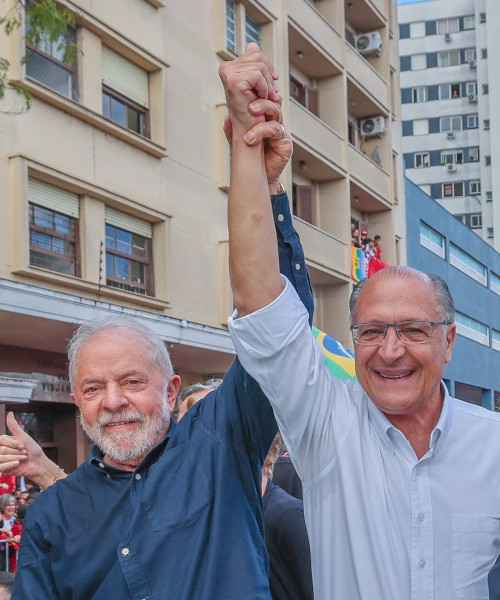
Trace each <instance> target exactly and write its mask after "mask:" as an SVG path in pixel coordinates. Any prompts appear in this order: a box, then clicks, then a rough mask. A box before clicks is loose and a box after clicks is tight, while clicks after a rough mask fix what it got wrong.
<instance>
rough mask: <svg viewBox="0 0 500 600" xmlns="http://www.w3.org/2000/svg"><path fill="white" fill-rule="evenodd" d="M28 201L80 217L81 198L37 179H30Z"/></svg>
mask: <svg viewBox="0 0 500 600" xmlns="http://www.w3.org/2000/svg"><path fill="white" fill-rule="evenodd" d="M28 201H29V202H32V203H33V204H37V205H38V206H43V207H44V208H49V209H50V210H54V211H56V212H58V213H61V214H63V215H67V216H68V217H73V218H75V219H78V215H79V199H78V196H77V195H76V194H72V193H71V192H68V191H66V190H63V189H61V188H57V187H54V186H52V185H49V184H47V183H44V182H42V181H38V180H37V179H28Z"/></svg>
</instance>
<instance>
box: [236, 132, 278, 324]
mask: <svg viewBox="0 0 500 600" xmlns="http://www.w3.org/2000/svg"><path fill="white" fill-rule="evenodd" d="M232 150H233V159H232V166H231V187H230V190H229V206H228V223H229V248H230V256H229V268H230V275H231V284H232V287H233V296H234V304H235V306H236V309H237V310H238V314H239V315H240V316H243V315H246V314H249V313H251V312H254V311H256V310H258V309H259V308H262V307H263V306H266V305H267V304H269V303H270V302H272V301H273V300H274V299H275V298H276V297H277V296H278V295H279V294H280V292H281V291H282V284H281V281H280V277H279V261H278V248H277V242H276V233H275V227H274V220H273V215H272V210H271V202H270V194H269V187H268V181H267V176H266V170H265V164H264V154H263V145H262V144H259V145H258V146H247V144H246V143H245V142H244V140H243V132H241V131H240V132H238V131H237V130H235V131H233V148H232Z"/></svg>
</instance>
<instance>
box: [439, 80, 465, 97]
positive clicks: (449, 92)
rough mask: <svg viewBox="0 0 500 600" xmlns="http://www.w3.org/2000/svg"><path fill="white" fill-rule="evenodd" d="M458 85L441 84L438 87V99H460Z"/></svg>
mask: <svg viewBox="0 0 500 600" xmlns="http://www.w3.org/2000/svg"><path fill="white" fill-rule="evenodd" d="M460 96H461V94H460V84H459V83H441V84H440V85H439V99H440V100H448V99H449V98H460Z"/></svg>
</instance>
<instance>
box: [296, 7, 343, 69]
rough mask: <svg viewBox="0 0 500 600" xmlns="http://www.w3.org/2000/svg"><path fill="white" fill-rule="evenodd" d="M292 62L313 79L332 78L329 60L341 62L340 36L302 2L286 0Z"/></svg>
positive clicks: (319, 15) (317, 13) (321, 17)
mask: <svg viewBox="0 0 500 600" xmlns="http://www.w3.org/2000/svg"><path fill="white" fill-rule="evenodd" d="M286 7H287V12H288V19H289V28H288V30H289V41H288V43H289V52H290V61H291V62H292V64H294V66H296V67H297V68H298V69H300V70H301V71H302V72H304V73H307V74H308V75H309V76H310V77H314V78H318V79H321V78H323V77H328V76H330V75H331V74H332V65H331V64H328V62H329V60H328V59H334V60H336V61H339V58H340V57H341V56H342V55H341V47H342V46H341V43H342V41H341V36H340V34H339V33H338V32H337V31H336V30H335V29H334V28H333V26H332V24H331V23H330V22H328V21H327V20H326V19H325V18H324V17H323V16H322V15H321V14H320V13H319V12H318V11H317V10H315V9H314V8H313V7H312V6H311V5H310V4H309V3H307V2H304V1H303V0H287V5H286Z"/></svg>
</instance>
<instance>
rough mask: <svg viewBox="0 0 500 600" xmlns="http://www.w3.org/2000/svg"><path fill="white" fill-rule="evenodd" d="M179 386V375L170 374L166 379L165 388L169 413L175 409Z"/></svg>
mask: <svg viewBox="0 0 500 600" xmlns="http://www.w3.org/2000/svg"><path fill="white" fill-rule="evenodd" d="M180 387H181V378H180V377H179V375H172V377H171V378H170V379H169V381H168V388H167V403H168V410H169V412H170V413H173V412H174V410H175V402H176V400H177V394H178V393H179V390H180Z"/></svg>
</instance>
